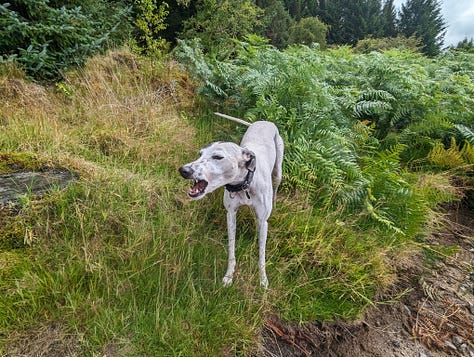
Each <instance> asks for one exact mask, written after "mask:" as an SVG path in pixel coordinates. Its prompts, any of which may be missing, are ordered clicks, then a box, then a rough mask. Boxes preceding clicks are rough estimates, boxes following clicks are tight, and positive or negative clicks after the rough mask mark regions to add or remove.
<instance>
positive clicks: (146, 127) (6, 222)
mask: <svg viewBox="0 0 474 357" xmlns="http://www.w3.org/2000/svg"><path fill="white" fill-rule="evenodd" d="M415 3H416V1H415V0H413V1H410V0H409V1H408V2H407V6H406V8H404V12H405V14H406V15H407V16H408V12H410V11H413V12H418V11H421V10H420V8H419V7H416V6H415V5H416V4H415ZM424 3H426V4H428V3H429V4H430V6H432V7H431V10H429V11H428V13H426V12H425V13H424V14H425V15H434V17H431V20H434V21H435V22H437V24H438V25H440V27H438V28H437V29H436V28H435V30H436V31H442V27H443V23H442V19H440V18H439V16H436V13H437V12H436V11H437V10H436V9H437V2H436V1H429V2H428V1H427V2H424ZM218 5H219V6H218ZM408 5H410V6H408ZM424 10H426V9H424ZM112 14H113V16H112ZM0 15H2V16H0V35H1V36H0V53H1V57H0V59H1V62H2V63H0V129H1V130H0V174H5V173H11V172H14V171H19V170H24V169H30V170H38V169H41V168H42V167H43V166H44V165H47V166H52V167H64V168H68V169H70V170H73V171H75V172H77V173H78V175H79V178H78V179H77V180H75V181H74V182H73V183H72V184H71V185H70V186H69V187H67V188H66V189H63V190H59V189H57V190H53V191H51V192H49V193H48V194H46V195H44V196H43V197H41V198H39V197H35V196H33V195H30V196H28V197H26V198H22V200H21V202H20V203H19V204H17V205H9V206H1V207H0V311H1V312H2V313H1V314H0V354H2V355H3V354H8V353H10V354H13V355H14V354H15V353H13V352H15V351H18V348H20V347H19V346H21V348H22V351H25V348H26V349H28V346H29V345H28V343H25V341H31V340H32V339H31V337H32V336H37V335H38V331H42V332H45V331H49V330H48V328H49V327H51V326H57V329H56V330H57V331H61V333H62V334H63V335H64V336H63V338H62V339H61V338H60V340H61V341H62V343H63V344H68V346H63V349H64V350H65V349H66V348H67V349H69V350H73V351H74V353H75V354H77V355H85V356H96V355H124V356H137V355H139V356H167V355H192V356H214V355H232V354H241V355H252V354H257V353H258V350H259V343H260V342H259V332H260V329H261V326H262V324H263V323H264V321H265V320H266V319H267V317H268V316H269V315H277V316H278V317H279V318H281V319H283V320H289V321H298V322H303V321H314V320H335V319H354V318H357V317H358V316H360V315H361V313H362V312H363V311H364V309H365V308H366V307H367V306H370V305H374V304H377V302H376V296H380V295H379V293H380V292H382V291H384V289H386V288H388V287H389V286H391V284H393V283H394V281H395V280H396V273H397V261H398V260H399V258H400V257H401V256H403V255H406V254H408V255H409V254H412V253H413V251H417V252H419V251H420V250H422V251H423V252H424V255H425V258H426V259H427V260H428V261H430V260H431V261H436V260H437V259H439V257H444V256H451V255H452V254H454V253H455V251H456V247H451V246H446V247H441V246H440V248H439V249H437V250H432V249H431V250H430V249H428V248H427V247H426V246H425V244H424V243H423V240H424V238H425V237H426V236H427V235H428V234H429V233H430V232H431V231H432V230H433V229H435V227H437V226H438V225H437V224H435V223H436V221H437V217H438V215H437V209H438V205H439V203H441V202H447V201H451V200H456V199H460V198H461V197H462V192H460V191H461V190H459V189H455V188H453V186H452V185H453V182H458V183H459V182H461V183H462V185H463V187H464V188H465V189H469V187H472V186H473V179H472V177H473V165H474V130H473V128H474V112H473V108H474V57H473V56H474V54H473V53H472V51H471V50H470V49H471V47H472V46H471V45H472V44H471V43H470V42H468V41H467V40H466V41H465V43H462V44H460V46H458V49H452V50H450V51H446V52H444V53H442V54H439V55H438V56H437V57H435V58H428V57H425V56H424V55H423V54H421V53H419V52H418V49H419V48H422V49H423V51H425V52H426V49H427V48H428V47H427V46H428V45H427V44H428V43H430V46H431V47H429V48H430V50H433V51H434V52H433V53H430V55H433V54H436V53H437V52H436V50H437V49H439V46H441V42H440V40H441V37H442V36H441V37H440V33H439V32H437V33H431V35H430V36H431V37H429V36H428V37H422V36H420V30H416V33H417V35H418V37H408V38H407V37H405V36H411V33H406V34H405V35H400V31H401V28H400V27H399V26H398V25H400V24H399V22H398V20H397V16H396V15H395V13H394V8H393V1H386V2H384V5H383V6H382V4H381V2H380V1H378V0H360V1H346V0H337V1H330V2H329V1H283V0H259V1H255V2H254V1H248V0H239V1H233V2H232V1H223V2H218V1H214V0H202V1H198V2H191V1H185V0H179V1H178V0H177V1H166V2H165V1H154V0H134V1H125V0H124V1H113V2H104V1H100V0H88V1H76V0H71V1H67V2H57V1H53V0H50V1H46V0H44V1H39V2H38V1H37V2H33V1H30V0H21V1H12V2H10V3H9V4H3V5H0ZM348 15H350V16H348ZM340 16H346V19H347V24H348V26H349V27H345V26H343V27H341V28H338V27H337V26H335V25H334V24H339V23H341V22H340V21H339V19H340ZM426 17H427V18H430V16H426ZM349 20H350V21H349ZM361 23H364V26H362V25H361V26H359V25H357V24H361ZM98 24H100V26H98ZM2 25H3V26H2ZM224 25H225V26H224ZM350 26H352V27H353V28H358V29H359V30H360V31H359V32H358V33H354V32H352V33H351V32H350V31H349V30H348V29H349V28H350ZM406 26H408V25H406ZM407 28H408V27H407ZM436 31H435V32H436ZM326 32H327V34H326ZM433 36H434V37H433ZM433 38H434V39H435V40H434V42H433V41H432V40H433ZM429 41H431V42H429ZM123 42H126V43H128V44H129V46H130V48H131V50H129V49H127V48H125V49H124V48H122V49H120V50H117V49H114V50H110V51H109V52H107V53H104V52H105V50H107V49H108V48H111V47H113V44H114V43H123ZM326 42H327V45H328V46H329V48H328V49H327V47H326V46H325V44H326ZM471 42H472V41H471ZM302 43H303V44H306V45H307V46H305V45H301V44H302ZM314 43H319V46H317V45H314ZM340 43H346V44H350V45H353V46H355V47H354V49H353V48H351V47H348V46H344V47H335V46H334V45H335V44H340ZM175 44H177V46H176V48H174V49H173V51H172V53H171V54H169V53H168V52H167V51H168V49H169V48H171V47H172V46H173V45H175ZM274 46H277V47H274ZM394 48H397V49H394ZM426 53H427V52H426ZM31 78H35V79H38V80H44V79H46V80H48V82H46V83H48V84H44V83H43V84H42V85H40V84H38V83H37V82H33V81H31ZM59 79H61V81H58V80H59ZM55 81H56V82H55ZM216 110H219V111H223V112H226V113H229V114H232V115H235V116H238V117H242V118H244V119H246V120H248V121H256V120H262V119H263V120H270V121H273V122H275V123H276V124H277V125H278V127H279V129H280V132H281V134H282V136H283V138H284V141H285V145H286V146H285V148H286V153H285V161H284V182H283V185H282V190H281V192H280V194H279V198H278V203H277V205H276V208H275V211H274V212H273V214H272V216H271V218H270V222H269V226H270V228H269V240H268V246H267V264H268V267H267V272H268V275H269V280H270V289H269V290H268V291H263V290H261V289H260V288H259V287H258V273H257V272H258V267H257V254H256V252H257V242H256V239H255V235H256V234H255V233H256V232H255V226H254V223H253V220H254V217H253V214H252V213H251V211H250V210H246V209H242V210H241V212H239V217H238V219H239V221H240V224H239V230H238V232H237V234H238V236H237V260H238V269H237V272H236V278H235V279H234V284H233V286H232V287H229V288H224V287H223V286H222V284H221V279H222V276H223V274H224V271H225V267H226V263H227V252H226V246H227V241H226V224H225V221H226V217H225V211H224V209H223V208H222V203H221V199H222V198H221V195H220V193H219V192H216V193H215V194H213V195H211V196H209V197H206V199H204V200H200V201H189V200H188V199H187V197H186V191H187V188H186V186H187V183H186V182H184V180H182V179H181V178H180V177H179V175H178V173H177V168H178V167H179V166H181V165H182V164H183V163H184V162H188V161H190V160H191V159H193V158H194V157H195V156H196V154H197V151H198V150H199V148H200V147H202V146H203V145H205V144H207V143H209V142H210V141H216V140H231V141H235V142H238V141H239V140H240V138H241V135H242V133H243V132H244V130H245V128H244V127H240V126H236V125H235V124H234V123H232V122H229V121H225V120H222V119H220V118H216V117H215V116H214V115H213V114H212V112H214V111H216ZM46 338H47V336H46ZM37 346H41V343H35V347H37ZM12 351H13V352H12ZM46 352H47V351H46ZM46 352H45V354H47V353H46ZM22 353H24V352H22ZM17 354H20V353H17Z"/></svg>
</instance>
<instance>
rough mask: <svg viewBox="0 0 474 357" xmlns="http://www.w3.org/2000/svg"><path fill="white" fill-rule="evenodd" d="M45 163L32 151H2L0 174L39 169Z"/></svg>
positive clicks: (0, 155)
mask: <svg viewBox="0 0 474 357" xmlns="http://www.w3.org/2000/svg"><path fill="white" fill-rule="evenodd" d="M44 166H45V164H44V162H42V161H41V160H39V159H38V157H37V156H36V155H34V154H31V153H23V152H21V153H12V152H0V174H9V173H13V172H19V171H26V170H28V171H38V170H41V169H42V168H44Z"/></svg>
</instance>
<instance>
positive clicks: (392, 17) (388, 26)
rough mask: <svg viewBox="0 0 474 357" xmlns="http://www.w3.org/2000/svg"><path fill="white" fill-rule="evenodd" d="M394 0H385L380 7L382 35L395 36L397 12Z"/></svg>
mask: <svg viewBox="0 0 474 357" xmlns="http://www.w3.org/2000/svg"><path fill="white" fill-rule="evenodd" d="M393 1H394V0H386V1H385V3H384V4H383V8H382V23H383V25H382V26H383V37H396V36H397V25H396V22H397V13H396V12H395V5H394V4H393Z"/></svg>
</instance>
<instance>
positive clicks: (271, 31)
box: [256, 0, 294, 48]
mask: <svg viewBox="0 0 474 357" xmlns="http://www.w3.org/2000/svg"><path fill="white" fill-rule="evenodd" d="M256 3H257V6H259V7H260V8H262V9H263V11H264V16H263V21H262V22H263V27H264V28H263V30H262V35H263V36H265V37H266V38H268V39H269V40H270V43H271V44H272V45H274V46H276V47H278V48H284V47H285V46H286V45H287V44H288V37H289V28H290V26H291V25H292V24H293V23H294V20H293V19H292V18H291V16H290V14H289V13H288V11H287V10H286V9H285V6H284V4H283V2H282V1H281V0H259V1H257V2H256Z"/></svg>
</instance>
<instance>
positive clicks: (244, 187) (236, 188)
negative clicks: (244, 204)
mask: <svg viewBox="0 0 474 357" xmlns="http://www.w3.org/2000/svg"><path fill="white" fill-rule="evenodd" d="M254 172H255V170H250V169H247V175H246V176H245V178H244V180H243V181H242V182H240V183H238V184H236V185H230V184H227V185H225V189H226V190H227V191H229V192H231V193H235V192H240V191H244V192H245V194H246V196H247V198H248V199H250V195H249V187H250V184H251V183H252V180H253V174H254Z"/></svg>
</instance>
